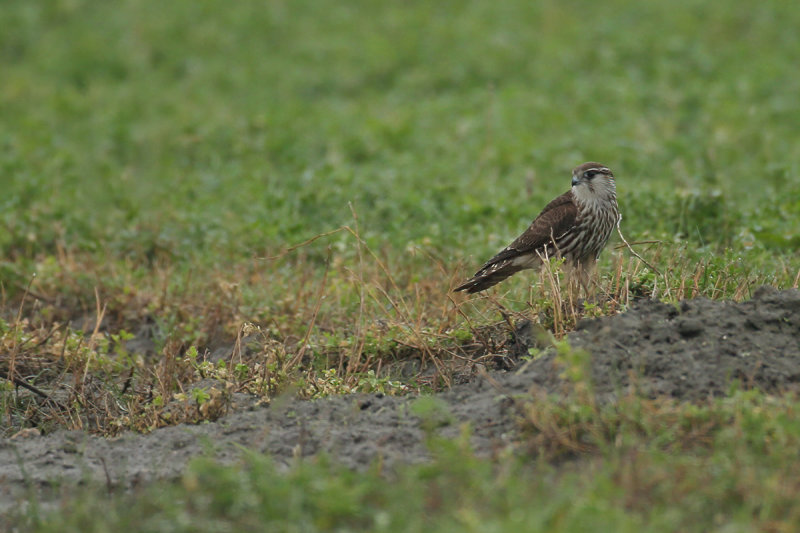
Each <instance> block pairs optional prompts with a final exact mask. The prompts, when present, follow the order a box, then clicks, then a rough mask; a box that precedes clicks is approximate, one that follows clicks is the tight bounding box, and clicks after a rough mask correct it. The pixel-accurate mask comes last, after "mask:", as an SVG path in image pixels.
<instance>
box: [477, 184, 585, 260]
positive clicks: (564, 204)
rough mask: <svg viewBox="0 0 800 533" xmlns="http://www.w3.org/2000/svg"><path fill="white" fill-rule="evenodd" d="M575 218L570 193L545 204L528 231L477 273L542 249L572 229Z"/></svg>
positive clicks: (573, 201) (574, 204) (576, 208)
mask: <svg viewBox="0 0 800 533" xmlns="http://www.w3.org/2000/svg"><path fill="white" fill-rule="evenodd" d="M577 217H578V206H577V205H576V203H575V200H574V199H573V196H572V191H567V192H565V193H564V194H562V195H561V196H559V197H558V198H556V199H554V200H553V201H552V202H550V203H549V204H547V205H546V206H545V208H544V209H543V210H542V212H541V213H539V216H537V217H536V219H534V221H533V222H531V225H530V226H529V227H528V229H527V230H525V232H524V233H523V234H522V235H520V236H519V237H517V238H516V239H515V240H514V242H512V243H511V244H509V245H508V246H506V247H505V248H503V249H502V250H501V251H500V252H499V253H498V254H497V255H495V256H494V257H492V258H491V259H489V260H488V261H487V262H486V264H485V265H483V266H482V267H481V269H480V270H479V272H480V271H483V270H484V269H486V268H487V267H490V266H492V265H494V264H496V263H499V262H500V261H504V260H506V259H513V258H514V257H518V256H520V255H524V254H529V253H532V252H535V251H536V250H539V249H541V248H543V247H544V246H546V245H547V244H549V243H550V242H552V240H553V239H558V238H559V237H561V236H562V235H564V234H565V233H567V232H568V231H569V230H570V229H572V228H573V227H574V226H575V220H576V219H577Z"/></svg>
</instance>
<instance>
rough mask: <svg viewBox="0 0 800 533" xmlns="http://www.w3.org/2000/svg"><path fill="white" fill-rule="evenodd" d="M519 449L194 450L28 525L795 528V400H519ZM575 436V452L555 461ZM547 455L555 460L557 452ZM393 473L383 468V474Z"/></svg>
mask: <svg viewBox="0 0 800 533" xmlns="http://www.w3.org/2000/svg"><path fill="white" fill-rule="evenodd" d="M522 407H524V408H525V409H526V411H527V412H528V413H529V415H528V417H526V419H525V420H524V422H523V424H524V426H525V427H527V428H528V431H529V433H528V441H527V442H528V443H529V444H530V448H529V454H528V455H525V456H522V457H520V456H514V457H511V456H502V457H496V458H494V459H487V458H480V457H476V456H475V455H474V454H473V453H472V451H471V450H470V448H469V444H468V442H469V428H468V427H465V428H463V431H462V437H461V438H459V439H455V440H447V439H440V438H437V437H435V436H433V434H431V437H430V442H429V447H430V450H431V453H432V455H433V457H434V458H433V459H432V461H431V462H430V463H429V464H425V465H418V466H408V467H402V468H400V469H398V470H396V471H392V472H391V473H387V472H384V471H383V470H382V468H381V466H380V463H376V464H374V465H372V466H371V467H370V468H368V469H366V471H364V472H361V473H358V472H354V471H351V470H348V469H345V468H342V467H340V466H337V465H336V464H335V463H331V462H330V461H328V460H327V459H326V458H324V457H319V458H317V459H316V460H314V461H306V462H299V463H297V464H295V465H293V466H292V467H291V468H290V470H289V471H288V472H281V471H279V469H277V468H276V467H275V466H274V465H273V464H272V463H271V461H270V460H269V459H268V458H265V457H264V456H262V455H260V454H252V453H247V452H243V455H242V459H241V464H239V465H236V466H220V465H219V464H218V463H216V462H214V461H210V460H206V459H198V460H196V461H195V462H194V464H193V465H192V466H191V468H190V469H189V470H188V471H187V472H186V474H185V475H184V476H183V478H182V479H181V480H180V482H178V483H173V484H164V483H161V484H156V485H152V486H147V487H144V488H140V489H136V490H135V491H134V492H133V493H129V494H125V493H120V492H119V491H116V490H112V489H109V490H106V489H103V490H100V489H95V488H91V489H82V490H81V491H80V494H79V495H78V496H74V497H72V498H70V499H69V500H67V501H66V502H64V503H63V504H61V505H60V506H59V507H58V508H57V509H56V510H51V511H50V512H49V513H44V512H41V511H38V510H37V509H36V508H30V507H29V508H28V510H27V511H26V512H17V513H16V516H14V518H13V519H14V523H15V524H18V525H20V526H24V527H26V528H30V530H31V531H42V532H46V531H97V532H101V531H162V530H170V531H263V530H264V528H269V529H275V530H279V531H330V530H337V531H420V530H425V531H453V530H456V529H458V530H463V531H518V530H519V529H520V528H522V529H524V530H526V531H576V530H584V529H587V528H591V529H592V530H595V531H676V530H679V531H728V530H731V531H791V530H793V529H794V527H795V526H796V524H797V521H798V520H800V517H799V516H798V514H797V507H796V505H795V502H796V498H797V493H798V488H800V487H798V483H797V479H798V478H797V475H798V473H799V472H798V471H797V461H796V460H795V456H796V449H797V445H798V444H799V443H800V442H799V440H800V426H798V424H797V421H796V420H797V411H798V408H800V403H798V401H797V399H796V398H775V397H768V396H765V395H763V394H761V393H759V392H756V391H749V392H741V391H738V392H734V393H733V394H732V395H731V396H729V397H726V398H722V399H717V400H714V401H709V402H707V403H705V404H702V405H694V404H686V403H679V402H676V401H674V400H661V401H653V400H642V399H640V398H636V397H628V398H625V399H623V400H622V401H620V402H619V403H618V404H616V405H613V406H611V405H606V406H604V407H598V406H595V405H591V404H588V403H586V402H585V401H584V400H582V399H580V398H579V397H577V396H575V397H571V398H569V399H564V398H561V399H555V398H541V399H533V400H526V401H525V402H524V403H523V404H522ZM568 448H571V450H570V453H572V454H573V456H578V457H580V459H579V460H577V461H569V462H566V463H565V462H563V461H564V453H565V451H567V449H568ZM557 457H560V458H561V459H560V460H559V461H556V462H553V460H554V459H555V458H557ZM387 476H388V479H387Z"/></svg>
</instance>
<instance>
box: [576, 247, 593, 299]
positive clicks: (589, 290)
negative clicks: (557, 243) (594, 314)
mask: <svg viewBox="0 0 800 533" xmlns="http://www.w3.org/2000/svg"><path fill="white" fill-rule="evenodd" d="M596 265H597V258H595V257H594V256H592V257H588V258H586V259H584V260H583V261H580V262H579V263H578V266H577V269H578V272H579V278H580V284H581V287H583V293H584V295H585V296H586V300H587V301H591V300H592V299H593V298H594V294H595V288H596V285H597V284H596V283H595V281H596V280H595V276H594V274H595V266H596Z"/></svg>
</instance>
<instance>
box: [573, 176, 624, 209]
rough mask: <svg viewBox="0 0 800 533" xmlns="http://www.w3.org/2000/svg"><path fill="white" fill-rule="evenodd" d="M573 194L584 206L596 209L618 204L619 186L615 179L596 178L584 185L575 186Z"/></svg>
mask: <svg viewBox="0 0 800 533" xmlns="http://www.w3.org/2000/svg"><path fill="white" fill-rule="evenodd" d="M572 194H573V196H574V197H575V201H576V202H578V204H579V205H580V206H581V207H584V208H589V209H593V210H594V209H603V208H606V207H608V206H616V205H617V187H616V184H615V183H614V180H613V179H604V180H595V182H592V183H589V184H586V185H585V186H582V187H573V188H572Z"/></svg>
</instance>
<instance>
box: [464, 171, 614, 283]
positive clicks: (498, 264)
mask: <svg viewBox="0 0 800 533" xmlns="http://www.w3.org/2000/svg"><path fill="white" fill-rule="evenodd" d="M618 218H619V207H618V206H617V187H616V184H615V182H614V174H612V173H611V170H609V168H608V167H607V166H605V165H601V164H600V163H592V162H590V163H584V164H582V165H580V166H578V167H576V168H575V169H574V170H573V171H572V189H570V190H569V191H567V192H565V193H564V194H562V195H561V196H559V197H558V198H556V199H555V200H553V201H552V202H550V203H549V204H547V205H546V206H545V208H544V209H543V210H542V212H541V213H539V216H537V217H536V219H535V220H534V221H533V222H532V223H531V225H530V227H528V229H527V230H526V231H525V233H523V234H522V235H520V236H519V237H517V239H516V240H515V241H514V242H512V243H511V244H509V245H508V246H506V247H505V248H503V249H502V250H501V251H500V252H499V253H498V254H497V255H495V256H494V257H492V258H491V259H489V260H488V261H487V262H486V264H485V265H483V266H482V267H481V269H480V270H478V272H476V273H475V275H474V276H472V277H471V278H470V279H469V280H467V281H466V282H465V283H463V284H462V285H460V286H458V287H456V288H455V289H454V290H456V291H466V292H469V293H473V292H480V291H483V290H486V289H488V288H489V287H492V286H493V285H496V284H497V283H499V282H501V281H503V280H504V279H506V278H507V277H509V276H511V275H512V274H515V273H517V272H519V271H520V270H525V269H528V268H537V267H540V266H541V265H542V264H543V262H544V261H545V260H547V259H548V258H551V257H554V258H560V259H563V260H564V263H565V266H566V267H567V268H568V269H569V271H568V272H569V273H570V275H572V274H575V273H577V274H578V276H577V279H578V281H579V282H580V283H581V285H582V286H583V287H584V290H586V291H587V292H588V281H589V276H590V274H591V273H592V271H593V270H594V266H595V263H596V262H597V257H598V256H599V255H600V252H601V251H602V250H603V248H604V247H605V245H606V243H607V242H608V238H609V237H610V236H611V232H612V231H613V229H614V226H615V225H616V223H617V220H618Z"/></svg>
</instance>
